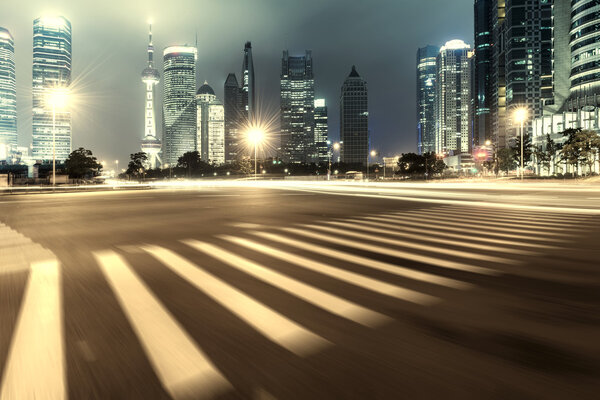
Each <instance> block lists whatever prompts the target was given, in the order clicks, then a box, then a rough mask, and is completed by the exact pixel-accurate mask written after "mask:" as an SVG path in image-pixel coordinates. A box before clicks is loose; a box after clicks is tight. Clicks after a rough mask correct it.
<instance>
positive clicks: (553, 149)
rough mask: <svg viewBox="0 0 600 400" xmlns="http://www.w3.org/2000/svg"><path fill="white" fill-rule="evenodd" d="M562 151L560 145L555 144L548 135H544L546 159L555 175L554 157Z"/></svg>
mask: <svg viewBox="0 0 600 400" xmlns="http://www.w3.org/2000/svg"><path fill="white" fill-rule="evenodd" d="M561 149H562V145H559V144H557V143H556V142H555V141H554V140H552V138H551V137H550V134H546V157H547V158H550V163H551V165H552V168H553V170H554V173H556V157H557V153H558V152H559V151H560V150H561Z"/></svg>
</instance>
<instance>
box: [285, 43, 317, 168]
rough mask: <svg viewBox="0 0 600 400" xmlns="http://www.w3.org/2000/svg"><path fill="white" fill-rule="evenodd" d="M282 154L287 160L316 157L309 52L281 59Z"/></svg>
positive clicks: (296, 160)
mask: <svg viewBox="0 0 600 400" xmlns="http://www.w3.org/2000/svg"><path fill="white" fill-rule="evenodd" d="M280 94H281V103H280V104H281V116H280V118H281V158H282V159H283V160H284V161H285V162H290V163H310V162H315V161H316V158H317V157H316V151H315V145H314V142H315V137H314V131H313V127H314V116H313V112H314V103H315V80H314V75H313V60H312V53H311V51H310V50H307V51H306V53H305V55H303V56H290V55H289V52H288V51H287V50H286V51H284V52H283V58H282V60H281V80H280Z"/></svg>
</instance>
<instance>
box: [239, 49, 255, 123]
mask: <svg viewBox="0 0 600 400" xmlns="http://www.w3.org/2000/svg"><path fill="white" fill-rule="evenodd" d="M242 107H243V108H244V110H246V112H247V114H248V120H249V121H252V122H254V116H255V114H254V113H255V111H256V110H255V108H256V89H255V82H254V61H253V60H252V44H251V43H250V42H246V45H245V46H244V61H243V63H242Z"/></svg>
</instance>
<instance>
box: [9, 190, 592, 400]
mask: <svg viewBox="0 0 600 400" xmlns="http://www.w3.org/2000/svg"><path fill="white" fill-rule="evenodd" d="M599 210H600V189H598V188H597V187H596V188H594V187H580V186H577V187H570V188H566V189H565V188H561V187H558V186H556V187H555V186H552V187H545V186H544V187H542V186H537V187H534V188H529V187H526V186H511V187H507V188H500V187H497V188H494V187H491V188H490V187H466V186H465V187H464V188H461V187H460V186H456V187H455V186H446V187H443V186H441V187H439V188H438V187H436V186H431V185H430V186H418V185H414V186H403V187H391V186H377V185H373V186H372V187H370V188H367V189H366V188H364V187H361V186H335V187H333V186H332V187H328V186H327V185H323V184H321V185H317V184H298V185H296V186H289V185H288V186H286V187H285V188H283V189H276V188H274V187H273V185H272V184H264V185H257V187H252V186H251V185H250V184H246V185H239V186H235V185H233V184H231V185H230V184H226V185H221V186H219V185H215V186H213V187H210V186H206V187H201V188H188V189H156V190H139V191H115V192H101V193H72V194H69V193H65V194H38V195H19V196H1V197H0V237H1V238H2V241H1V242H0V376H1V377H2V378H1V379H2V380H1V381H0V399H1V400H8V399H11V400H12V399H17V400H21V399H33V398H36V399H66V398H70V399H163V398H166V399H168V398H176V399H202V398H207V399H234V398H235V399H237V398H244V399H257V400H258V399H440V398H444V399H597V398H598V388H599V387H600V340H598V338H600V261H599V260H600V246H599V244H600V211H599Z"/></svg>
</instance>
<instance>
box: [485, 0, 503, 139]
mask: <svg viewBox="0 0 600 400" xmlns="http://www.w3.org/2000/svg"><path fill="white" fill-rule="evenodd" d="M489 1H492V9H491V12H492V40H493V55H492V57H493V60H492V83H491V87H492V101H491V104H492V109H491V110H490V116H491V118H492V136H493V139H492V140H493V142H494V145H495V146H496V148H498V149H501V148H504V147H506V70H505V69H506V49H505V47H506V46H505V40H504V20H505V19H506V0H489Z"/></svg>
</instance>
